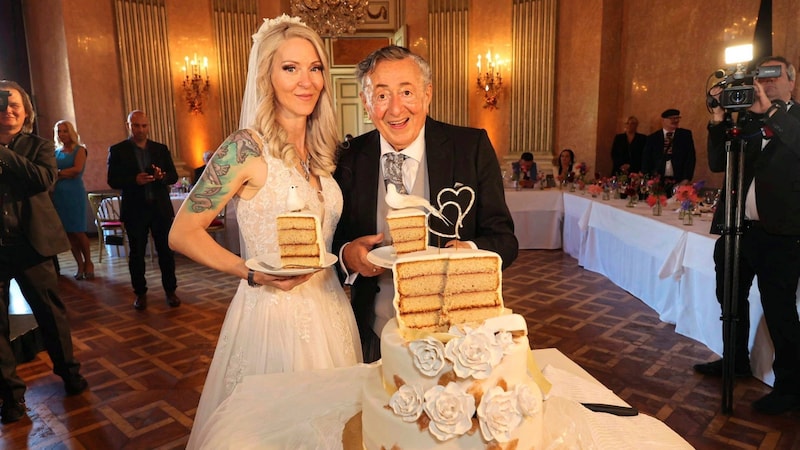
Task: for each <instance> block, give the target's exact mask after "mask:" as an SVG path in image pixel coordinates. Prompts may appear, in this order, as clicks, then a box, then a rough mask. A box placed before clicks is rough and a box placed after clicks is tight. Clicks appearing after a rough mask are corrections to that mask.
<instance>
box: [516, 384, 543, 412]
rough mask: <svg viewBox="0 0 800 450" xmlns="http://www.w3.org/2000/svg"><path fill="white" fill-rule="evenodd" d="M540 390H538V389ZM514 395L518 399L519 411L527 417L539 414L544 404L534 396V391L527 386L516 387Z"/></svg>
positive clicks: (519, 385)
mask: <svg viewBox="0 0 800 450" xmlns="http://www.w3.org/2000/svg"><path fill="white" fill-rule="evenodd" d="M537 389H538V388H537ZM514 395H515V396H516V397H517V409H518V410H519V413H520V414H522V415H523V416H525V417H530V416H533V415H534V414H537V413H538V412H539V409H540V408H541V406H542V402H541V401H539V397H537V396H535V395H533V390H532V389H531V387H530V386H528V385H527V384H518V385H516V386H514Z"/></svg>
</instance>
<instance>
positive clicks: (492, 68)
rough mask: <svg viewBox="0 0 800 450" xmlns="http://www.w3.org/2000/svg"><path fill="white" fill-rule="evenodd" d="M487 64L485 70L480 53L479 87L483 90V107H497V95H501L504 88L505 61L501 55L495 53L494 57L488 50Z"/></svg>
mask: <svg viewBox="0 0 800 450" xmlns="http://www.w3.org/2000/svg"><path fill="white" fill-rule="evenodd" d="M485 64H486V68H485V71H484V67H483V64H482V61H481V55H478V89H480V90H481V91H483V101H484V105H483V107H484V108H489V109H495V108H497V97H499V96H500V93H501V91H502V89H503V77H502V66H503V61H502V60H501V59H500V56H499V55H497V54H495V55H494V57H492V52H491V51H488V52H486V62H485Z"/></svg>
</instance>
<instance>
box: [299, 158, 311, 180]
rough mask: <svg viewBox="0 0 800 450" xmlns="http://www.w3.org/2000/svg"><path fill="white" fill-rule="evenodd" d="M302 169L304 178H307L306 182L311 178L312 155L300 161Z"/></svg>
mask: <svg viewBox="0 0 800 450" xmlns="http://www.w3.org/2000/svg"><path fill="white" fill-rule="evenodd" d="M300 167H302V168H303V176H305V178H306V181H308V180H309V179H310V178H311V155H308V156H306V160H305V161H303V160H300Z"/></svg>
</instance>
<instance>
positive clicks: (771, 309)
mask: <svg viewBox="0 0 800 450" xmlns="http://www.w3.org/2000/svg"><path fill="white" fill-rule="evenodd" d="M765 66H780V69H781V74H780V76H778V77H775V78H761V79H757V80H756V82H755V86H754V87H755V92H756V98H755V101H754V103H753V106H752V107H751V108H750V112H751V113H754V114H755V116H754V117H753V118H752V120H750V121H749V122H747V123H746V124H745V126H744V130H743V133H742V136H743V138H744V139H745V140H746V143H747V144H746V148H745V163H744V168H743V169H742V170H743V171H744V172H743V175H744V186H745V190H744V192H743V193H742V194H744V195H745V202H744V204H745V229H744V230H743V233H742V235H741V238H740V252H741V258H740V261H739V285H738V286H733V287H732V288H733V289H736V290H737V291H738V300H739V302H738V304H737V308H738V313H739V321H738V323H737V327H738V329H737V331H738V332H737V336H736V339H735V343H734V351H735V356H734V360H735V368H734V371H735V374H736V375H747V374H749V373H750V366H749V358H748V357H747V356H748V354H747V345H748V339H747V338H748V335H749V320H748V318H749V302H748V300H747V294H748V292H749V290H750V285H751V284H752V282H753V279H754V277H758V289H759V292H760V293H761V304H762V306H763V308H764V318H765V320H766V324H767V329H768V330H769V333H770V336H771V337H772V342H773V344H774V346H775V360H774V362H773V365H772V368H773V370H774V372H775V383H774V385H773V391H772V392H770V393H769V394H767V395H766V396H764V397H763V398H761V399H759V400H756V401H755V402H754V403H753V408H754V409H756V410H757V411H759V412H762V413H766V414H780V413H783V412H786V411H790V410H792V409H798V408H800V320H799V319H798V314H797V298H796V293H797V285H798V279H800V107H798V106H797V105H796V104H795V103H794V101H793V100H792V98H791V96H792V91H793V90H794V86H795V76H796V72H795V68H794V66H792V64H790V63H789V62H788V61H787V60H786V59H785V58H783V57H768V58H765V59H764V60H762V61H761V62H760V63H759V64H758V67H765ZM724 119H725V114H724V111H723V109H722V108H720V107H717V108H715V109H714V117H713V119H712V121H711V123H710V124H709V127H708V163H709V167H710V168H711V170H712V171H714V172H723V171H724V170H725V166H726V152H725V138H726V124H725V123H724ZM723 209H724V208H717V211H716V214H715V215H714V224H713V226H712V232H715V233H717V234H719V233H720V231H721V224H722V223H723V221H724V217H723ZM714 261H715V264H716V272H717V297H718V300H719V301H720V302H722V292H723V291H722V289H723V288H724V284H723V276H722V274H723V273H724V265H723V264H724V262H725V261H724V238H720V239H719V240H718V241H717V245H716V247H715V249H714ZM695 370H697V371H698V372H700V373H704V374H709V375H720V374H721V372H722V363H721V361H713V362H710V363H706V364H699V365H697V366H695Z"/></svg>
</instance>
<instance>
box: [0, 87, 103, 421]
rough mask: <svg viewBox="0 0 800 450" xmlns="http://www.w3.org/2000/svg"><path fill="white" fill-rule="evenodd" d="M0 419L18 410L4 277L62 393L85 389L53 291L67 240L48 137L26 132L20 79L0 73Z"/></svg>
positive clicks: (28, 123)
mask: <svg viewBox="0 0 800 450" xmlns="http://www.w3.org/2000/svg"><path fill="white" fill-rule="evenodd" d="M0 93H3V94H6V93H8V95H2V96H0V97H2V103H3V104H0V199H2V201H0V205H2V210H3V216H2V217H3V219H2V227H0V292H1V293H2V299H3V303H4V307H3V308H1V310H0V314H2V316H0V398H1V399H2V401H3V404H2V406H0V421H2V422H3V423H10V422H16V421H18V420H20V419H22V418H23V417H24V416H25V411H26V410H25V398H24V394H25V389H26V387H25V382H24V381H23V380H22V379H21V378H20V377H19V375H17V367H16V366H17V361H16V358H15V357H14V352H13V351H12V349H11V343H10V341H9V322H8V320H9V319H8V305H9V300H10V299H9V284H10V283H11V280H12V279H15V280H16V281H17V284H18V285H19V288H20V291H21V292H22V295H23V296H24V297H25V300H26V301H27V302H28V305H30V308H31V311H32V312H33V316H34V317H35V318H36V322H37V323H38V324H39V330H40V331H41V333H42V337H43V338H44V344H45V348H46V349H47V353H48V354H49V355H50V359H51V360H52V361H53V372H55V374H56V375H59V376H61V377H62V378H63V379H64V389H65V391H66V392H67V394H69V395H74V394H79V393H81V392H83V391H84V390H86V388H87V387H88V383H87V382H86V380H85V379H84V378H83V377H82V376H81V375H80V373H79V369H80V364H79V363H78V361H77V360H76V359H75V356H74V355H73V349H72V338H71V336H70V329H69V323H68V322H67V311H66V309H65V308H64V303H63V302H62V301H61V299H60V298H59V296H58V275H57V274H56V270H55V266H54V265H53V256H55V255H58V254H59V253H61V252H63V251H66V250H69V248H70V245H69V241H68V240H67V235H66V233H65V232H64V228H63V227H62V226H61V221H60V220H59V219H58V214H56V210H55V208H54V207H53V203H52V201H50V194H49V192H48V191H49V190H50V188H51V187H52V186H53V184H54V183H55V182H56V176H57V174H56V172H57V169H56V159H55V147H54V146H53V141H52V140H46V139H42V138H41V137H39V136H36V135H33V134H31V131H32V130H33V121H34V118H35V113H34V111H33V105H32V104H31V100H30V97H28V94H27V93H26V92H25V90H24V89H22V87H21V86H20V85H19V84H17V83H15V82H13V81H8V80H0Z"/></svg>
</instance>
